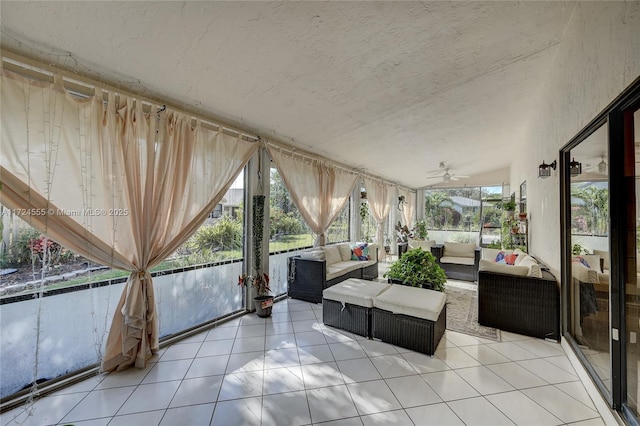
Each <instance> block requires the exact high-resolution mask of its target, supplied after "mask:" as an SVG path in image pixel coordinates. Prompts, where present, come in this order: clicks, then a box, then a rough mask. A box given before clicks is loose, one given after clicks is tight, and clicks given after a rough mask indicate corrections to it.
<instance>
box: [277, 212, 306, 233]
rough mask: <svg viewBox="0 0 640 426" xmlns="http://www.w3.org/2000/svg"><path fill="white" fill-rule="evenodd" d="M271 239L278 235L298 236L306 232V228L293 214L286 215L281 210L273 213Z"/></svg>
mask: <svg viewBox="0 0 640 426" xmlns="http://www.w3.org/2000/svg"><path fill="white" fill-rule="evenodd" d="M270 222H271V230H270V234H271V237H273V236H275V235H276V234H278V235H297V234H302V233H303V232H304V226H303V224H302V223H301V222H300V219H298V218H297V217H296V215H295V214H294V213H293V212H289V213H284V212H283V211H282V210H280V209H274V210H272V212H271V217H270Z"/></svg>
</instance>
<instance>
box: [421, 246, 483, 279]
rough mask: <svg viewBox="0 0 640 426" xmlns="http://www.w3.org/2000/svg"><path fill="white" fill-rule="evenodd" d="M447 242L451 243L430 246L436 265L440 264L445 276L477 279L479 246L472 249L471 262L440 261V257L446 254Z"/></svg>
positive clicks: (479, 255)
mask: <svg viewBox="0 0 640 426" xmlns="http://www.w3.org/2000/svg"><path fill="white" fill-rule="evenodd" d="M447 244H451V243H445V244H436V245H434V246H432V247H431V253H432V254H433V255H434V256H435V258H436V260H437V261H438V265H440V266H441V267H442V269H444V272H445V274H446V275H447V278H452V279H455V280H464V281H476V280H477V279H478V264H479V262H480V257H481V249H480V247H476V248H475V249H474V250H473V254H472V257H470V259H471V262H472V263H471V264H458V263H450V262H442V258H443V257H445V256H447V253H446V250H445V248H446V245H447Z"/></svg>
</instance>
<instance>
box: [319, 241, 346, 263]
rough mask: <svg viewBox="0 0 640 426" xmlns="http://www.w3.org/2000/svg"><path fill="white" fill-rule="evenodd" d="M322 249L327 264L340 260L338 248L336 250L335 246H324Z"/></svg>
mask: <svg viewBox="0 0 640 426" xmlns="http://www.w3.org/2000/svg"><path fill="white" fill-rule="evenodd" d="M322 249H323V250H324V256H325V258H326V259H327V266H329V265H332V264H334V263H338V262H341V261H342V257H341V256H340V250H338V247H337V246H324V247H323V248H322Z"/></svg>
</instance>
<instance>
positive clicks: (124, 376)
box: [95, 364, 155, 390]
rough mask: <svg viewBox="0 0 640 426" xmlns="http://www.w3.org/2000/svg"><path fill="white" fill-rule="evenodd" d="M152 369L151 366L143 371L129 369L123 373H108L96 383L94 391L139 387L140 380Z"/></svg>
mask: <svg viewBox="0 0 640 426" xmlns="http://www.w3.org/2000/svg"><path fill="white" fill-rule="evenodd" d="M154 366H155V364H154ZM152 368H153V366H151V367H147V368H145V369H141V368H129V369H128V370H124V371H114V372H112V373H109V374H108V375H107V376H106V377H105V378H104V380H102V381H101V382H100V383H98V384H97V385H96V386H95V390H99V389H112V388H121V387H125V386H136V385H139V384H140V383H142V380H143V379H144V378H145V376H146V375H147V374H149V371H151V369H152Z"/></svg>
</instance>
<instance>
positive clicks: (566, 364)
mask: <svg viewBox="0 0 640 426" xmlns="http://www.w3.org/2000/svg"><path fill="white" fill-rule="evenodd" d="M545 359H546V360H547V361H549V362H550V363H551V364H553V365H555V366H556V367H560V368H562V369H563V370H564V371H566V372H567V373H571V374H575V375H576V376H577V373H576V370H575V369H574V368H573V365H571V361H569V358H567V356H566V355H561V356H552V357H548V358H545Z"/></svg>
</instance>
